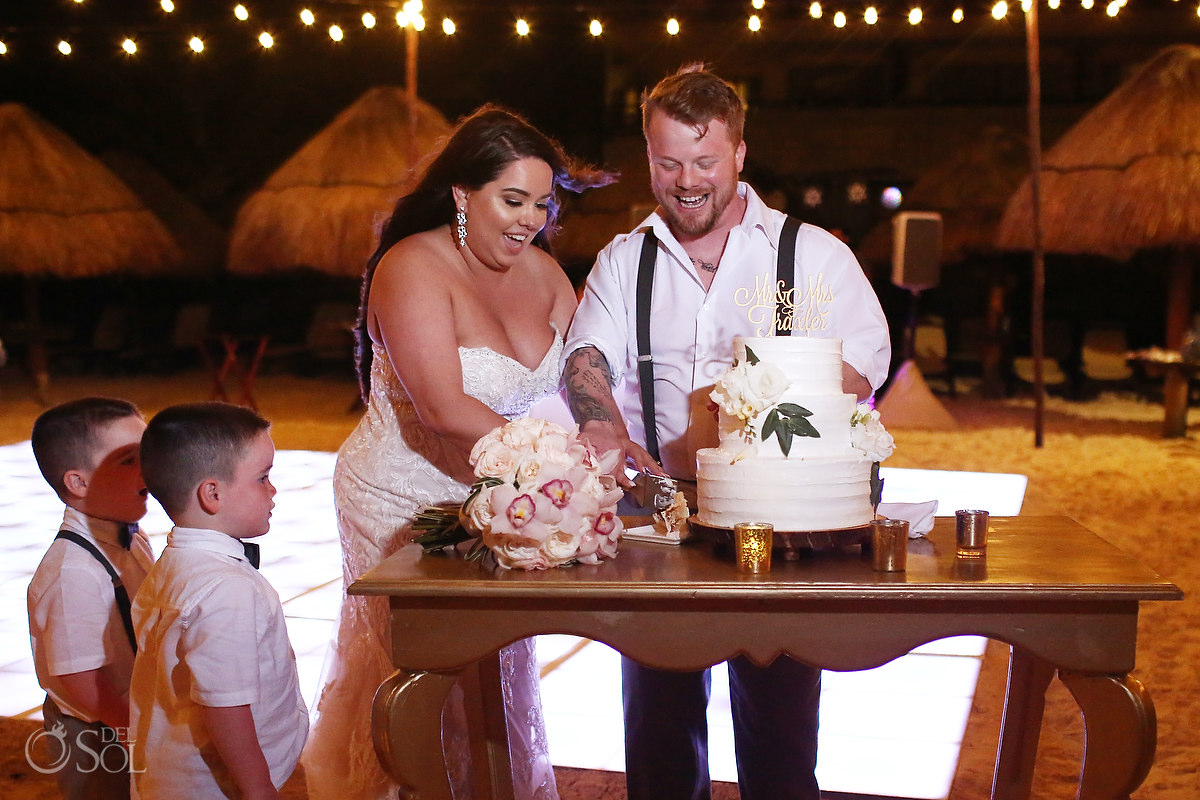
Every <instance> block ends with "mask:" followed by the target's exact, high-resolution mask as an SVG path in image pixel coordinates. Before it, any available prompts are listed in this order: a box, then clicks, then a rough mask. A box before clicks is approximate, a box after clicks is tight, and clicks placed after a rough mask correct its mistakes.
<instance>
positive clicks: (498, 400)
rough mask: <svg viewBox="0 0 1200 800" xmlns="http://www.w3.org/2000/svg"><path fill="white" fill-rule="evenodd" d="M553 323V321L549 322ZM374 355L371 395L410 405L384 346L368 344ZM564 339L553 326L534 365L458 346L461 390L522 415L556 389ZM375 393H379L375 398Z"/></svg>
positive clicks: (508, 413) (510, 415)
mask: <svg viewBox="0 0 1200 800" xmlns="http://www.w3.org/2000/svg"><path fill="white" fill-rule="evenodd" d="M551 327H553V324H552V325H551ZM371 348H372V352H373V353H374V359H373V360H372V365H371V396H372V398H373V399H378V400H387V401H388V403H389V404H397V403H406V404H408V405H412V401H411V400H409V398H408V393H407V392H406V391H405V390H404V385H403V384H402V383H400V379H399V378H398V377H397V376H396V371H395V370H394V369H393V368H392V361H391V359H390V358H388V355H387V350H385V349H384V348H383V347H382V346H380V345H378V344H372V345H371ZM562 348H563V340H562V337H561V336H560V335H559V334H558V329H557V328H555V335H554V341H553V343H552V344H551V345H550V349H549V350H547V351H546V355H545V356H543V357H542V361H541V363H540V364H538V365H537V366H536V367H534V368H533V369H530V368H529V367H526V366H525V365H524V364H522V363H521V362H520V361H517V360H516V359H514V358H511V357H509V356H506V355H502V354H500V353H497V352H496V351H495V350H492V349H491V348H490V347H460V348H458V358H459V362H460V363H461V364H462V376H463V391H464V392H466V393H467V394H469V395H470V396H471V397H474V398H475V399H476V400H479V401H480V402H481V403H483V404H484V405H486V406H487V407H488V408H490V409H492V410H493V411H495V412H496V413H497V414H500V415H501V416H504V417H507V418H508V419H516V418H517V417H522V416H524V415H525V414H527V413H528V412H529V409H530V408H532V407H533V404H534V403H536V402H537V401H538V400H541V399H542V398H543V397H547V396H548V395H551V394H553V393H554V392H555V390H557V389H558V360H559V356H560V355H561V354H562ZM376 395H381V396H380V397H378V398H376Z"/></svg>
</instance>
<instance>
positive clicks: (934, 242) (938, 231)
mask: <svg viewBox="0 0 1200 800" xmlns="http://www.w3.org/2000/svg"><path fill="white" fill-rule="evenodd" d="M941 268H942V215H941V214H939V213H937V212H936V211H901V212H900V213H899V214H897V215H896V216H894V217H892V283H894V284H896V285H897V286H899V287H901V288H904V289H908V291H909V292H910V293H911V294H912V301H911V302H910V303H909V307H908V324H907V325H906V326H905V328H904V360H905V361H911V360H912V359H913V358H914V356H915V355H916V336H917V306H918V304H919V301H920V297H921V292H922V291H924V290H925V289H932V288H933V287H934V286H937V284H938V280H939V279H940V278H941Z"/></svg>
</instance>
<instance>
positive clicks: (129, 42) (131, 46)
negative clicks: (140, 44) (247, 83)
mask: <svg viewBox="0 0 1200 800" xmlns="http://www.w3.org/2000/svg"><path fill="white" fill-rule="evenodd" d="M121 49H122V50H124V51H125V52H126V53H128V54H129V55H133V54H134V53H136V52H137V42H135V41H134V40H133V39H126V40H125V41H123V42H121Z"/></svg>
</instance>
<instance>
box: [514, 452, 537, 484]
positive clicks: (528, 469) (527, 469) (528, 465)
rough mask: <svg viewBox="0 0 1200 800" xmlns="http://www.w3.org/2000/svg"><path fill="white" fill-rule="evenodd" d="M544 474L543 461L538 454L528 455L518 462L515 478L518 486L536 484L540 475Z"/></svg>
mask: <svg viewBox="0 0 1200 800" xmlns="http://www.w3.org/2000/svg"><path fill="white" fill-rule="evenodd" d="M541 474H542V461H541V459H540V458H538V457H537V456H532V455H531V456H527V457H526V458H523V459H521V462H520V463H519V464H517V469H516V472H515V478H516V481H517V485H518V486H528V485H529V484H534V485H536V484H537V483H538V476H539V475H541Z"/></svg>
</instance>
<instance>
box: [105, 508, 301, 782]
mask: <svg viewBox="0 0 1200 800" xmlns="http://www.w3.org/2000/svg"><path fill="white" fill-rule="evenodd" d="M133 624H134V629H135V630H136V631H137V641H138V654H137V658H136V660H135V662H134V667H133V686H132V690H131V692H130V701H131V702H130V718H129V727H130V732H131V736H132V737H133V738H134V745H133V777H134V780H133V796H134V797H140V798H146V799H147V800H149V799H150V798H175V797H187V798H224V797H226V794H225V791H226V790H228V788H229V787H231V786H232V778H231V776H230V775H229V773H228V770H227V769H226V768H225V766H224V764H223V762H222V761H221V757H220V756H219V755H218V754H217V752H216V748H215V747H214V746H213V744H212V740H211V737H210V735H209V732H208V730H207V729H206V728H205V725H204V720H203V717H202V715H201V711H202V709H201V706H217V707H228V706H241V705H249V706H250V712H251V714H252V715H253V717H254V728H255V732H256V734H257V738H258V744H259V747H261V748H262V752H263V755H264V756H265V757H266V760H267V765H268V766H269V767H270V770H271V781H272V783H274V784H275V786H276V787H277V788H278V787H280V786H282V785H283V783H284V781H286V780H287V778H288V776H289V775H291V773H292V770H293V769H295V767H296V762H297V761H298V760H299V758H300V750H301V748H303V747H304V740H305V739H306V738H307V736H308V709H307V708H306V707H305V704H304V699H303V697H302V696H301V694H300V684H299V680H298V677H297V674H296V656H295V654H294V653H293V652H292V645H291V642H290V641H289V640H288V634H287V626H286V625H285V623H284V617H283V606H282V605H280V603H279V595H278V594H277V593H276V592H275V590H274V589H273V588H272V587H271V584H270V583H268V582H267V579H266V578H264V577H263V576H262V575H260V574H259V573H258V571H257V570H256V569H254V567H252V566H250V563H249V562H248V561H247V560H246V557H245V554H244V552H243V550H242V543H241V541H239V540H238V539H235V538H233V537H231V536H227V535H226V534H223V533H219V532H217V531H210V530H202V529H197V528H179V527H176V528H175V529H174V530H172V531H171V533H170V535H169V536H168V538H167V546H166V548H165V549H164V550H163V554H162V556H161V557H160V558H159V560H158V563H157V564H155V565H154V568H153V569H152V570H151V571H150V574H149V575H148V576H147V577H146V580H145V581H144V582H143V583H142V588H141V591H139V592H138V596H137V599H136V600H134V603H133ZM222 787H225V789H224V790H223V789H222Z"/></svg>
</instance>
